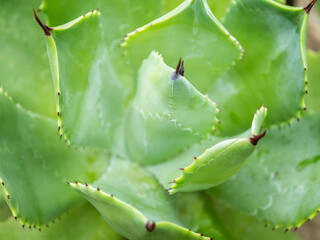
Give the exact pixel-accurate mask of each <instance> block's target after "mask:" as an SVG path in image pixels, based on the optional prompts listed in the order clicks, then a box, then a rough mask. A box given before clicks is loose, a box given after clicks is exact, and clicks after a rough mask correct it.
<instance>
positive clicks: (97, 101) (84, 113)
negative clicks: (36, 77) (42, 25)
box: [46, 11, 126, 148]
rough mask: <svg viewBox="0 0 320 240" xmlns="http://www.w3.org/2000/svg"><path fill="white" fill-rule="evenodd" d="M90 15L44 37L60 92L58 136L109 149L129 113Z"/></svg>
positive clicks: (96, 15)
mask: <svg viewBox="0 0 320 240" xmlns="http://www.w3.org/2000/svg"><path fill="white" fill-rule="evenodd" d="M99 16H100V13H99V12H97V11H92V12H89V13H88V14H87V15H83V16H81V17H79V18H78V19H76V20H73V21H71V22H69V23H67V24H65V25H62V26H59V27H55V28H54V30H52V31H51V34H52V36H50V37H46V41H47V47H48V53H49V58H50V62H51V67H52V73H53V78H54V82H55V90H56V102H57V103H56V105H57V114H58V116H59V119H58V128H59V129H60V135H61V136H64V138H65V139H68V140H70V141H71V143H73V144H76V145H84V146H94V147H101V148H109V147H110V145H111V144H112V142H113V138H114V136H115V135H116V134H115V133H114V131H115V129H116V127H117V126H118V125H119V122H120V119H121V117H122V114H123V111H124V108H125V104H126V103H125V98H126V90H125V88H124V87H123V85H122V83H121V82H120V81H119V80H118V78H117V76H116V74H115V73H114V70H113V69H112V65H111V63H110V58H109V54H108V51H107V50H106V47H105V46H104V35H103V33H102V32H101V26H100V25H99V24H100V21H99Z"/></svg>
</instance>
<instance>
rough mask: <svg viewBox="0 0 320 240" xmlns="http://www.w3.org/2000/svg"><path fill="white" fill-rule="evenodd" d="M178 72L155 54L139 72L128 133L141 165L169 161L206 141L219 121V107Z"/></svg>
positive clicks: (130, 145) (133, 150) (134, 153)
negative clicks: (194, 145) (190, 147)
mask: <svg viewBox="0 0 320 240" xmlns="http://www.w3.org/2000/svg"><path fill="white" fill-rule="evenodd" d="M182 66H183V65H181V67H182ZM176 71H177V70H174V69H172V68H170V67H168V66H166V65H165V63H164V62H163V59H162V57H161V56H160V55H159V54H158V53H155V52H152V53H151V54H150V56H149V58H148V59H146V60H145V61H144V62H143V64H142V66H141V68H140V70H139V77H138V86H137V92H136V96H135V98H134V99H133V101H132V108H131V110H130V113H129V115H128V117H127V119H126V125H127V126H126V131H125V132H126V144H127V146H128V149H129V154H130V156H131V158H132V159H134V160H136V161H138V162H140V163H143V164H147V165H151V164H155V163H159V162H160V161H164V160H167V159H168V158H169V157H171V156H173V155H175V154H176V153H177V152H179V151H181V150H183V149H184V148H185V147H188V146H191V145H192V144H194V143H197V142H199V141H200V140H202V139H206V138H207V136H208V135H209V134H210V133H211V132H213V130H214V128H215V125H216V124H217V122H218V120H217V118H216V115H217V113H218V111H219V110H218V109H217V108H216V104H215V103H213V102H212V100H210V99H209V98H208V97H207V96H204V95H202V94H201V93H200V92H198V91H197V90H196V89H195V88H194V87H193V86H192V85H191V84H190V83H189V82H188V81H187V80H186V79H185V78H184V77H183V76H181V75H180V74H179V73H176ZM133 139H134V141H133Z"/></svg>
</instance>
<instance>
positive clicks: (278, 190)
mask: <svg viewBox="0 0 320 240" xmlns="http://www.w3.org/2000/svg"><path fill="white" fill-rule="evenodd" d="M319 146H320V114H319V113H314V114H308V115H306V116H304V117H302V118H301V121H300V123H299V122H297V121H296V122H294V123H292V124H291V126H290V127H289V126H285V127H282V128H281V129H278V127H277V126H274V127H272V128H271V129H270V130H269V131H268V134H267V135H266V136H265V138H264V139H262V140H261V144H260V145H258V146H257V149H256V151H255V152H254V153H253V154H252V156H251V157H250V158H249V159H248V161H247V164H246V165H245V166H244V167H243V168H242V169H241V170H240V171H239V172H238V173H237V174H236V175H235V176H234V177H233V178H231V179H230V180H229V181H228V182H226V183H224V184H222V185H220V186H218V187H216V188H213V189H212V191H211V192H212V193H214V195H216V196H217V197H218V198H220V199H223V201H225V202H227V203H228V204H230V205H232V206H234V207H235V208H237V209H240V210H241V211H244V212H246V213H247V214H250V215H252V216H255V217H257V218H259V219H262V220H263V221H264V222H267V223H270V224H271V225H272V226H274V227H278V226H284V227H287V228H294V227H299V226H300V225H301V224H302V223H304V222H305V221H307V220H308V219H309V218H313V217H314V216H315V215H316V214H317V210H319V207H320V200H319V199H320V195H319V191H318V190H319V186H320V177H319V168H320V161H319V160H320V148H319ZM235 196H236V197H235ZM306 196H307V197H306Z"/></svg>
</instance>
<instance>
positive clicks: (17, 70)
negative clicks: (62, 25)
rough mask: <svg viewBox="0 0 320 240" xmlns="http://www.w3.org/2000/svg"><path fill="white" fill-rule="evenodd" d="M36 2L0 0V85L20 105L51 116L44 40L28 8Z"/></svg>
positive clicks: (51, 90) (52, 111)
mask: <svg viewBox="0 0 320 240" xmlns="http://www.w3.org/2000/svg"><path fill="white" fill-rule="evenodd" d="M39 3H40V1H39V0H28V1H19V0H12V1H1V3H0V5H1V7H0V16H1V18H0V32H1V34H0V45H1V46H2V47H1V54H0V66H1V70H0V71H1V74H0V86H2V87H4V88H5V89H6V90H7V91H9V92H10V94H11V96H12V97H13V98H14V99H15V101H16V102H17V103H20V104H21V105H22V106H23V107H24V108H26V109H28V110H31V111H33V112H37V113H41V114H43V115H46V116H50V117H54V116H55V113H54V112H55V108H54V92H53V85H52V80H51V78H50V66H49V63H48V57H47V54H46V50H45V43H44V42H43V40H42V34H41V29H38V28H36V23H35V22H34V19H33V18H32V8H34V7H35V6H38V5H39Z"/></svg>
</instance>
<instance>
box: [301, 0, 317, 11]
mask: <svg viewBox="0 0 320 240" xmlns="http://www.w3.org/2000/svg"><path fill="white" fill-rule="evenodd" d="M316 2H317V0H312V2H311V3H309V4H308V6H306V7H305V8H303V9H304V10H306V13H307V14H309V13H310V11H311V9H312V7H313V6H314V4H315V3H316Z"/></svg>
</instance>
